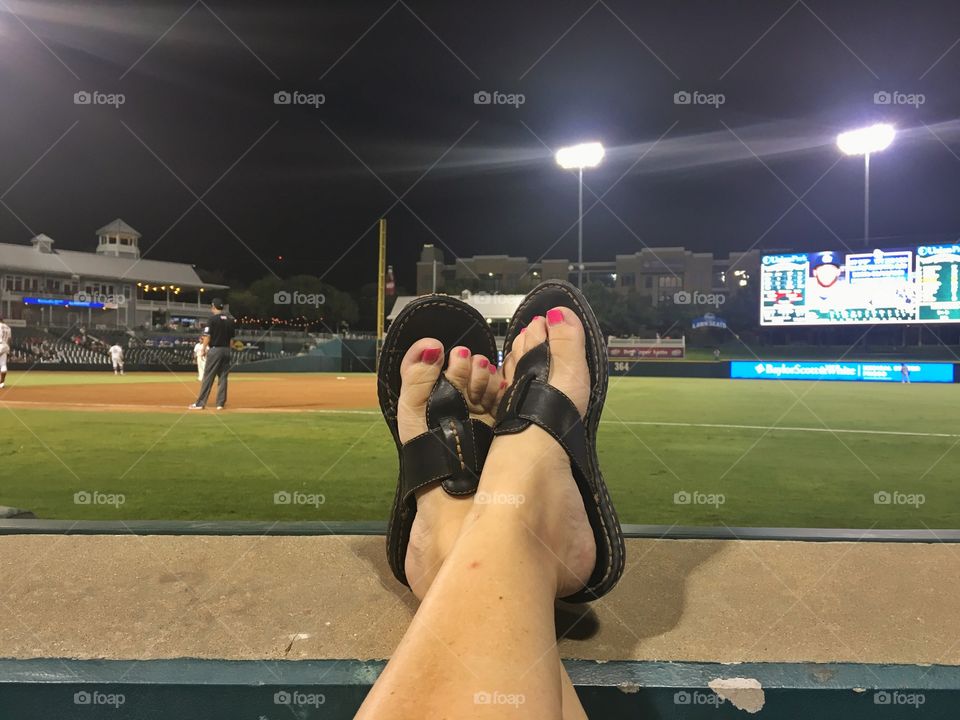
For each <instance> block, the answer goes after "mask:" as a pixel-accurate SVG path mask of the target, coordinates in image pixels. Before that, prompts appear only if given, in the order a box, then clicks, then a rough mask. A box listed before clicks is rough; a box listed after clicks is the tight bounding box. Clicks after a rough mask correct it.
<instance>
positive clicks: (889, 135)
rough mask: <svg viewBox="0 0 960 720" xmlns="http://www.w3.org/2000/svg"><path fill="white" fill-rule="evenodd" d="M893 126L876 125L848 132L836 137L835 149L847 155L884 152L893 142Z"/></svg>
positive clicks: (894, 132)
mask: <svg viewBox="0 0 960 720" xmlns="http://www.w3.org/2000/svg"><path fill="white" fill-rule="evenodd" d="M894 135H896V130H894V129H893V125H888V124H886V123H877V124H876V125H871V126H870V127H865V128H860V129H859V130H848V131H847V132H843V133H840V134H839V135H837V147H839V148H840V150H842V151H843V152H844V153H846V154H847V155H869V154H870V153H875V152H879V151H880V150H885V149H886V148H888V147H889V146H890V143H892V142H893V137H894Z"/></svg>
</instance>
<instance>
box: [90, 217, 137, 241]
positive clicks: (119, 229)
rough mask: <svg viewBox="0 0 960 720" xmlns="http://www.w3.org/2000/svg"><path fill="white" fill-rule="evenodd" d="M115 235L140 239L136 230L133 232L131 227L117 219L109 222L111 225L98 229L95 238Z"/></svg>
mask: <svg viewBox="0 0 960 720" xmlns="http://www.w3.org/2000/svg"><path fill="white" fill-rule="evenodd" d="M117 234H120V235H133V236H134V237H136V238H138V237H141V236H140V233H138V232H137V231H136V230H134V229H133V228H132V227H130V226H129V225H127V224H126V223H125V222H124V221H123V220H121V219H120V218H117V219H116V220H114V221H113V222H111V223H107V224H106V225H104V226H103V227H102V228H100V229H99V230H97V236H98V237H99V236H100V235H117Z"/></svg>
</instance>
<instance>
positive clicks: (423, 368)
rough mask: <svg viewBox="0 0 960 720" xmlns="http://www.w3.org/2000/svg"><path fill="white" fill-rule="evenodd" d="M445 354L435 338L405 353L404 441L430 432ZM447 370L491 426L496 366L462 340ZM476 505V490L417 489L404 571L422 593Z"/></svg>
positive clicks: (400, 426)
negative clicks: (431, 405)
mask: <svg viewBox="0 0 960 720" xmlns="http://www.w3.org/2000/svg"><path fill="white" fill-rule="evenodd" d="M443 359H444V349H443V345H442V344H441V343H440V341H439V340H435V339H433V338H423V339H422V340H418V341H417V342H415V343H414V344H413V345H412V346H411V347H410V349H409V350H408V351H407V354H406V355H405V356H404V358H403V361H402V362H401V364H400V379H401V385H400V399H399V403H398V407H397V433H398V435H399V437H400V442H402V443H405V442H408V441H409V440H411V439H412V438H414V437H416V436H417V435H420V434H422V433H424V432H426V431H427V400H428V398H429V397H430V391H431V390H433V386H434V384H436V382H437V378H439V377H440V372H441V369H442V368H443ZM444 375H445V377H446V378H447V380H449V381H450V384H451V385H453V386H454V387H455V388H457V389H458V390H459V391H460V392H461V394H462V395H463V397H464V399H465V400H466V402H467V407H468V409H469V410H470V415H471V417H473V418H476V419H478V420H481V421H482V422H484V423H486V424H487V425H491V426H492V425H493V409H494V403H495V402H496V399H497V394H498V392H499V391H500V390H501V389H502V388H501V385H502V384H503V377H502V376H501V374H500V373H499V372H497V368H496V366H495V365H491V363H490V361H489V360H488V359H487V358H486V357H484V356H483V355H471V354H470V350H469V349H468V348H465V347H463V346H460V345H458V346H455V347H453V348H451V350H450V358H449V360H448V362H447V369H446V371H444ZM472 506H473V496H472V495H470V496H466V497H456V496H453V495H449V494H447V493H446V492H445V491H444V490H443V488H441V487H440V486H439V485H436V484H434V485H431V486H430V487H428V488H425V489H423V490H420V491H418V492H417V515H416V517H415V518H414V520H413V526H412V527H411V529H410V540H409V543H408V545H407V557H406V561H405V563H404V572H405V573H406V576H407V582H409V583H410V589H411V590H413V592H414V594H415V595H416V596H417V597H418V598H421V599H422V598H423V596H424V595H425V594H426V591H427V589H428V588H429V587H430V585H431V583H432V582H433V579H434V577H436V574H437V572H438V571H439V570H440V566H441V565H442V564H443V561H444V559H445V558H446V556H447V555H448V554H449V553H450V549H451V548H452V547H453V543H454V542H455V541H456V539H457V536H458V535H459V534H460V528H461V526H462V525H463V520H464V518H465V517H466V516H467V513H469V512H470V508H471V507H472Z"/></svg>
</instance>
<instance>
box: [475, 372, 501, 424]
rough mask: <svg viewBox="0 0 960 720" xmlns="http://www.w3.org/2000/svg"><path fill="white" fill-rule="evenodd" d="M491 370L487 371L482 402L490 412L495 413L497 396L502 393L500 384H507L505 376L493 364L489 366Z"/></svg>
mask: <svg viewBox="0 0 960 720" xmlns="http://www.w3.org/2000/svg"><path fill="white" fill-rule="evenodd" d="M487 369H488V370H490V372H489V373H487V384H486V387H485V388H484V390H483V397H481V398H480V404H481V405H482V406H483V407H484V409H485V410H486V411H487V412H488V413H491V414H492V413H493V410H494V408H496V406H497V396H498V395H499V394H500V386H501V385H505V382H504V379H503V376H502V375H501V374H500V373H499V372H497V369H496V367H494V366H493V365H492V364H491V365H490V366H489V367H488V368H487Z"/></svg>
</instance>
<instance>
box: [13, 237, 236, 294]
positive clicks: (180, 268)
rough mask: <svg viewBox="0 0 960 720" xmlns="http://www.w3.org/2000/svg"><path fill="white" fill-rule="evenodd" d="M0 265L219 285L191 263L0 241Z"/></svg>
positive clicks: (87, 275) (109, 277) (57, 272)
mask: <svg viewBox="0 0 960 720" xmlns="http://www.w3.org/2000/svg"><path fill="white" fill-rule="evenodd" d="M0 269H3V270H19V271H23V272H34V273H49V274H52V275H79V276H81V277H83V278H103V279H105V280H129V281H131V282H149V283H155V284H158V285H167V284H175V285H183V286H187V287H209V288H223V287H225V286H223V285H214V284H212V283H205V282H203V280H201V279H200V276H199V275H197V271H196V270H194V269H193V266H192V265H188V264H186V263H176V262H166V261H163V260H137V259H136V258H129V257H113V256H111V255H99V254H97V253H92V252H78V251H75V250H54V251H53V252H50V253H42V252H37V250H36V249H35V248H34V247H33V246H32V245H13V244H9V243H0Z"/></svg>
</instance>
